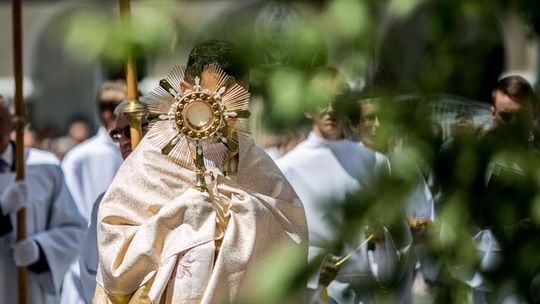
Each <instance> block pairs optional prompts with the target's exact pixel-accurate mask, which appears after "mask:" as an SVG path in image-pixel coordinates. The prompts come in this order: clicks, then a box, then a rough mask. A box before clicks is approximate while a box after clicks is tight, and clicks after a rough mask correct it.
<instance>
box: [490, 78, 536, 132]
mask: <svg viewBox="0 0 540 304" xmlns="http://www.w3.org/2000/svg"><path fill="white" fill-rule="evenodd" d="M492 97H493V104H492V106H491V109H490V110H491V114H492V118H493V121H494V122H495V123H496V128H497V130H499V131H501V133H502V134H507V135H508V138H509V139H511V138H514V139H518V140H520V141H525V140H526V139H527V138H528V137H529V134H530V132H531V131H532V128H533V121H534V116H535V114H536V110H537V108H536V98H535V94H534V91H533V89H532V87H531V85H530V84H529V83H528V82H527V80H525V78H523V77H521V76H516V75H513V76H508V77H505V78H503V79H501V80H500V81H499V82H498V83H497V85H496V87H495V89H494V90H493V94H492Z"/></svg>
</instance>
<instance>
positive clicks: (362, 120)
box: [348, 94, 435, 303]
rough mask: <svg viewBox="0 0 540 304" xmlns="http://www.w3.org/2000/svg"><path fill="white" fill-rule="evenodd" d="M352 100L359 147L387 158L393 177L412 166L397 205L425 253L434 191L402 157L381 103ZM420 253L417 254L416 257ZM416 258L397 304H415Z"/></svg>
mask: <svg viewBox="0 0 540 304" xmlns="http://www.w3.org/2000/svg"><path fill="white" fill-rule="evenodd" d="M352 99H353V101H354V102H356V103H357V107H355V108H354V109H353V110H352V111H350V112H349V115H348V116H349V120H350V127H351V130H352V131H353V133H354V137H355V138H358V139H359V144H360V145H361V146H365V147H368V148H371V149H373V150H374V151H377V152H378V153H384V154H385V155H386V156H387V157H388V161H389V163H388V166H389V169H390V175H393V172H392V169H395V170H402V169H401V168H400V166H401V167H403V164H404V163H408V164H410V165H412V166H411V167H410V168H409V170H411V171H412V172H408V174H405V175H403V173H402V172H398V173H397V176H407V177H408V178H409V180H407V181H406V183H407V189H405V190H402V191H403V196H402V198H403V200H401V201H396V204H397V205H399V206H403V207H404V210H405V215H406V216H407V219H408V221H409V224H410V228H411V233H412V236H413V240H414V244H415V245H416V246H415V247H414V250H415V251H417V250H422V248H421V245H420V244H421V243H422V242H423V241H424V239H425V234H426V229H427V227H428V225H429V224H430V223H432V222H433V220H434V217H435V210H434V209H435V206H434V200H433V196H432V194H431V190H430V189H429V187H428V185H427V183H426V180H425V178H424V176H423V175H422V172H421V171H420V168H419V167H418V165H417V164H415V163H413V161H412V160H411V159H409V157H408V155H407V154H406V153H403V151H402V149H403V147H401V146H396V145H395V144H394V142H395V141H396V137H397V136H398V134H392V133H393V132H392V131H391V130H393V129H394V128H392V126H390V125H389V122H386V121H385V120H384V119H382V118H383V115H382V113H381V104H380V102H381V101H380V100H379V99H376V98H370V99H365V98H362V97H361V95H356V94H355V95H353V97H352ZM403 141H404V140H401V142H402V145H405V144H406V143H405V142H403ZM379 157H381V156H379ZM395 174H396V173H394V175H395ZM418 253H419V252H415V254H418ZM415 254H412V255H411V257H410V260H409V265H408V269H407V272H406V274H405V276H404V278H403V279H402V281H401V282H400V283H399V284H398V292H397V295H396V299H395V303H411V302H412V293H411V292H412V287H413V283H414V279H415V277H416V267H417V265H418V264H419V262H421V261H419V258H418V257H417V256H416V255H415ZM422 266H423V265H422Z"/></svg>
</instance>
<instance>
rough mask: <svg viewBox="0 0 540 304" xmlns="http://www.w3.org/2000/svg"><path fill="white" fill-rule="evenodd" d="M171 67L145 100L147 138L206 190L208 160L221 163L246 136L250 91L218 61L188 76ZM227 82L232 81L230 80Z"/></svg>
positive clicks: (197, 185) (213, 163) (208, 174)
mask: <svg viewBox="0 0 540 304" xmlns="http://www.w3.org/2000/svg"><path fill="white" fill-rule="evenodd" d="M184 76H185V69H184V68H183V67H179V66H175V67H174V68H173V70H172V72H171V73H170V74H169V75H168V76H167V77H166V78H165V79H162V80H161V81H160V82H159V87H156V88H155V89H154V90H153V91H152V92H151V93H149V94H148V96H147V97H145V98H144V102H145V103H146V104H147V105H148V115H147V119H148V121H149V122H150V127H151V129H150V131H149V132H148V135H147V136H148V138H149V139H150V141H152V142H153V143H154V144H156V145H157V146H158V147H159V148H160V149H161V152H162V153H163V154H164V155H168V156H170V157H171V158H172V159H173V160H174V161H175V162H176V163H178V164H180V165H182V166H184V167H186V168H190V169H194V170H195V173H196V177H197V180H196V184H195V188H197V189H198V190H200V191H205V190H207V188H206V177H207V176H211V173H209V171H208V170H207V168H206V165H207V164H212V165H216V164H221V163H223V162H224V160H225V158H226V156H227V155H229V154H231V153H237V152H238V141H239V136H245V135H247V121H246V120H247V118H248V117H249V115H250V113H249V111H248V103H249V92H248V91H246V90H245V89H244V88H243V87H242V86H240V85H238V84H237V83H235V82H234V81H233V78H231V77H230V76H228V75H227V74H226V73H225V72H224V71H223V70H222V69H221V68H220V67H219V66H218V65H216V64H211V65H208V66H205V67H204V69H203V71H202V73H201V74H200V75H198V76H195V77H194V79H193V81H192V82H191V81H189V80H187V79H185V77H184ZM231 83H232V84H231Z"/></svg>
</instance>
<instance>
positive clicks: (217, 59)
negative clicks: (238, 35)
mask: <svg viewBox="0 0 540 304" xmlns="http://www.w3.org/2000/svg"><path fill="white" fill-rule="evenodd" d="M213 63H215V64H217V65H219V66H220V67H221V68H222V69H223V70H224V71H225V73H227V75H229V76H232V77H234V78H235V79H237V80H239V79H243V78H247V77H248V73H249V69H248V67H247V64H246V62H245V61H244V60H243V59H242V58H241V54H240V50H239V49H238V48H237V47H236V46H235V45H234V44H233V43H232V42H230V41H226V40H205V41H203V42H201V43H199V44H197V45H196V46H195V47H194V48H193V49H192V50H191V52H190V54H189V58H188V62H187V67H186V76H187V78H189V79H193V78H194V77H195V76H197V75H200V74H201V72H202V70H203V68H204V67H205V66H207V65H209V64H213Z"/></svg>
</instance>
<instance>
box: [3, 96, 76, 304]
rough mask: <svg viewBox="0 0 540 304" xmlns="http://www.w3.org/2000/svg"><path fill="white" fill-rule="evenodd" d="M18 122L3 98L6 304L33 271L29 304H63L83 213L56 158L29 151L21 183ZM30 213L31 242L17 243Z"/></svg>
mask: <svg viewBox="0 0 540 304" xmlns="http://www.w3.org/2000/svg"><path fill="white" fill-rule="evenodd" d="M11 119H12V116H11V114H10V113H9V111H8V109H7V105H6V102H5V101H4V100H3V98H2V97H0V281H1V282H2V284H0V302H1V303H17V292H18V289H17V280H15V277H16V276H17V274H16V267H17V266H18V267H27V270H28V277H27V289H28V303H36V304H39V303H58V301H59V293H60V288H61V285H62V280H63V278H64V274H65V273H66V271H67V270H68V267H69V263H70V262H71V261H73V260H74V259H75V257H76V255H77V253H78V250H79V247H80V245H81V242H82V239H83V236H84V231H85V230H86V222H85V221H84V219H83V218H82V217H81V216H80V215H79V213H78V212H77V208H76V206H75V204H74V202H73V199H72V197H71V195H70V193H69V190H68V189H67V187H66V185H65V183H64V176H63V174H62V170H61V168H60V166H59V161H58V159H56V158H55V157H54V155H52V154H50V153H48V152H45V151H40V150H36V149H26V150H25V152H24V157H25V175H26V176H25V179H24V180H23V181H15V174H14V171H15V143H14V142H13V141H10V140H9V134H10V132H11ZM22 208H25V210H26V238H25V239H24V240H22V241H19V242H16V235H15V228H16V227H17V222H16V213H17V211H19V210H20V209H22Z"/></svg>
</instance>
